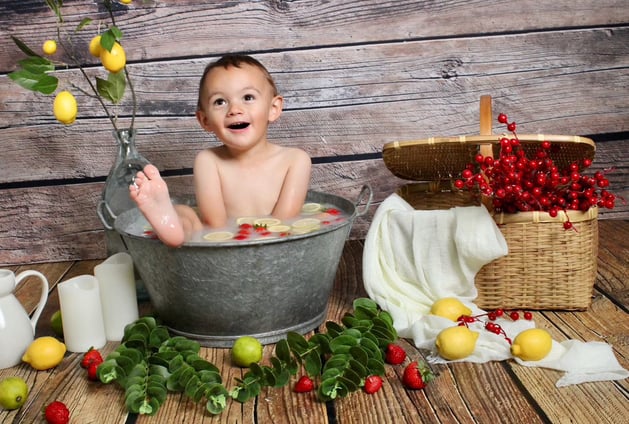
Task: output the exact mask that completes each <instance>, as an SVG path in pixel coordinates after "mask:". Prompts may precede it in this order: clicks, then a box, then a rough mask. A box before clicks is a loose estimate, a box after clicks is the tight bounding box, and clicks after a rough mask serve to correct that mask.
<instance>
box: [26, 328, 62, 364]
mask: <svg viewBox="0 0 629 424" xmlns="http://www.w3.org/2000/svg"><path fill="white" fill-rule="evenodd" d="M65 353H66V345H65V344H63V343H61V342H60V341H59V340H57V339H55V338H54V337H50V336H44V337H38V338H36V339H35V340H33V342H32V343H31V344H30V345H29V346H28V349H26V352H25V353H24V356H22V361H24V362H26V363H27V364H29V365H30V366H31V367H33V368H35V369H36V370H40V371H42V370H47V369H50V368H53V367H56V366H57V365H59V363H60V362H61V361H62V360H63V355H65Z"/></svg>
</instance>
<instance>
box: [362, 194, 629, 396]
mask: <svg viewBox="0 0 629 424" xmlns="http://www.w3.org/2000/svg"><path fill="white" fill-rule="evenodd" d="M507 251H508V249H507V243H506V240H505V239H504V236H503V235H502V233H501V232H500V230H499V229H498V227H497V225H496V223H495V222H494V220H493V219H492V217H491V216H490V214H489V213H488V211H487V209H485V207H484V206H472V207H456V208H452V209H449V210H437V211H421V210H415V209H414V208H413V207H412V206H411V205H409V204H408V203H407V202H406V201H405V200H404V199H402V197H400V196H398V195H397V194H392V195H390V196H389V197H388V198H386V199H385V200H384V202H382V204H381V205H380V206H379V207H378V210H377V211H376V213H375V215H374V218H373V222H372V224H371V227H370V228H369V231H368V233H367V236H366V239H365V247H364V252H363V282H364V286H365V290H366V291H367V294H368V295H369V297H370V298H371V299H373V300H374V301H375V302H377V303H378V305H380V307H381V308H382V309H384V310H386V311H388V312H389V313H390V314H391V316H392V317H393V320H394V321H393V322H394V327H395V329H396V330H397V332H398V335H399V336H400V337H404V338H409V339H412V340H413V341H414V343H415V345H416V346H417V347H418V348H423V349H428V350H430V351H431V354H430V356H429V357H428V360H429V361H430V362H434V363H437V362H447V361H445V360H444V359H443V358H441V357H439V356H438V354H437V353H436V350H435V338H436V337H437V335H438V334H439V332H441V330H443V329H445V328H447V327H449V326H453V325H456V323H453V322H452V321H450V320H447V319H445V318H442V317H438V316H434V315H430V314H429V312H430V307H431V305H432V304H433V303H434V302H435V301H436V300H438V299H441V298H444V297H456V298H458V299H459V300H461V301H462V302H463V303H464V304H465V305H466V306H468V307H469V308H470V309H471V310H472V314H473V315H481V314H484V313H485V311H483V310H481V309H479V308H478V307H477V306H476V305H475V304H474V303H473V300H474V299H475V298H476V297H477V294H478V293H477V290H476V286H475V285H474V277H475V276H476V274H477V273H478V271H479V270H480V269H481V268H482V267H483V266H484V265H485V264H487V263H489V262H491V261H493V260H495V259H497V258H500V257H501V256H504V255H506V254H507ZM497 323H498V324H500V326H501V327H502V328H503V330H504V331H505V332H506V335H507V337H509V338H510V339H511V340H513V339H514V338H515V337H516V336H517V334H518V333H519V332H521V331H523V330H525V329H527V328H532V327H534V326H535V323H534V322H533V321H527V320H524V319H520V320H517V321H511V320H508V319H500V320H498V321H497ZM469 326H470V329H472V330H474V331H478V332H479V334H480V335H479V337H478V340H477V342H476V349H475V351H474V353H473V354H472V355H470V356H469V357H467V358H465V359H463V360H461V361H467V362H478V363H482V362H487V361H495V360H505V359H510V358H513V356H512V355H511V352H510V345H509V342H508V341H507V340H505V336H503V335H496V334H494V333H491V332H489V331H486V330H485V329H484V328H483V324H482V323H479V322H476V323H472V324H470V325H469ZM517 361H518V363H521V364H522V365H526V366H541V367H546V368H552V369H556V370H561V371H564V372H565V374H564V376H563V377H562V378H561V379H560V380H559V381H558V382H557V386H558V387H561V386H565V385H571V384H578V383H583V382H586V381H600V380H616V379H623V378H627V376H629V372H628V371H627V370H625V369H624V368H622V367H621V366H620V365H619V364H618V361H617V360H616V357H615V356H614V353H613V351H612V349H611V346H609V345H607V344H605V343H599V342H589V343H583V342H578V341H574V340H568V341H565V342H563V343H558V342H556V341H553V348H552V350H551V353H550V354H549V355H548V357H547V358H545V359H544V360H543V361H538V362H524V361H521V360H519V359H517Z"/></svg>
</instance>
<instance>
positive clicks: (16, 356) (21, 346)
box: [0, 269, 48, 369]
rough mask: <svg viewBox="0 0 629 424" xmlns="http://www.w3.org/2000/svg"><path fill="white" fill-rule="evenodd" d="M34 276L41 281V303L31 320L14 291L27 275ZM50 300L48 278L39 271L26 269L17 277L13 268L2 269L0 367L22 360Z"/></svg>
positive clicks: (9, 365) (0, 274) (0, 282)
mask: <svg viewBox="0 0 629 424" xmlns="http://www.w3.org/2000/svg"><path fill="white" fill-rule="evenodd" d="M30 276H35V277H38V278H39V279H40V281H41V295H40V297H39V304H38V305H37V309H35V313H34V314H33V317H32V318H30V319H29V317H28V314H27V313H26V311H25V310H24V307H23V306H22V304H21V303H20V302H19V301H18V300H17V298H16V297H15V296H14V295H13V291H14V290H15V288H16V287H17V285H18V284H20V283H21V282H22V281H23V280H24V279H25V278H26V277H30ZM47 300H48V280H47V279H46V277H44V275H43V274H42V273H40V272H37V271H24V272H21V273H19V274H18V275H17V276H16V275H15V274H14V273H13V271H11V270H8V269H0V369H2V368H9V367H12V366H15V365H17V364H19V363H20V361H21V360H22V355H24V352H26V349H27V348H28V346H29V345H30V344H31V342H32V341H33V339H34V337H35V326H36V325H37V320H38V319H39V316H40V315H41V313H42V310H43V309H44V306H45V305H46V301H47Z"/></svg>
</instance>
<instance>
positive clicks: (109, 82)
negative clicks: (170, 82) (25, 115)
mask: <svg viewBox="0 0 629 424" xmlns="http://www.w3.org/2000/svg"><path fill="white" fill-rule="evenodd" d="M45 3H46V4H47V5H48V7H49V8H50V9H51V10H52V11H53V12H54V13H55V15H56V16H57V38H58V41H59V44H60V45H61V47H62V48H63V50H64V51H65V52H66V54H67V57H68V59H69V60H68V62H69V63H71V65H72V66H74V67H76V68H77V69H78V70H79V72H80V73H81V75H82V76H83V78H85V80H86V81H87V83H88V85H89V88H90V90H91V92H92V93H93V94H91V93H90V92H89V91H90V90H84V89H82V88H80V87H78V86H77V85H76V84H72V83H71V86H72V87H74V88H76V89H77V90H79V91H80V92H81V93H83V94H85V95H86V96H88V97H92V98H96V99H97V100H98V102H99V103H100V105H101V106H102V108H103V110H104V112H105V114H106V115H107V118H108V119H109V120H110V121H111V123H112V125H113V127H114V130H116V131H118V126H117V116H116V114H115V113H112V112H111V111H110V108H109V107H108V104H107V102H106V101H109V102H111V103H112V104H113V105H116V104H118V102H120V100H121V99H122V98H123V97H124V93H125V89H126V87H127V86H128V87H129V90H130V91H131V100H132V104H133V109H132V114H131V124H130V126H129V128H130V129H133V126H134V124H135V116H136V114H137V97H136V93H135V89H134V87H133V84H132V82H131V77H130V74H129V71H128V69H127V67H126V55H125V52H124V50H123V49H122V46H121V45H120V44H119V41H120V40H121V39H122V32H121V31H120V29H119V28H118V27H117V26H116V20H115V16H114V13H113V9H112V1H111V0H103V5H104V7H105V9H106V10H107V11H108V14H109V18H110V20H111V26H110V27H109V28H108V29H106V30H105V31H104V32H102V33H100V29H99V33H100V34H99V35H97V36H96V37H94V38H93V39H92V42H91V43H90V53H91V54H92V55H94V56H97V57H100V59H101V62H102V64H103V66H104V67H105V69H106V70H107V71H108V77H107V79H103V78H99V77H96V78H95V82H94V81H92V79H90V77H89V75H88V74H87V72H86V70H85V66H84V64H83V63H82V62H81V59H80V55H77V53H76V48H75V45H74V43H73V35H75V34H76V33H77V32H78V31H79V30H81V29H83V27H85V26H87V25H88V24H90V23H91V22H92V19H90V18H85V19H83V20H82V21H81V22H80V23H79V24H78V26H77V27H76V29H75V30H74V33H73V34H68V33H67V32H63V34H62V27H63V25H64V19H63V14H62V12H61V7H62V5H63V2H62V0H45ZM62 35H63V37H62ZM11 38H12V39H13V41H14V42H15V44H16V45H17V46H18V48H19V49H20V50H22V52H24V53H25V54H26V55H27V58H26V59H23V60H20V61H19V62H18V68H17V69H16V70H15V71H13V72H11V73H9V74H8V77H9V78H10V79H12V80H13V81H14V82H16V83H17V84H18V85H20V86H22V87H23V88H26V89H28V90H31V91H36V92H40V93H42V94H46V95H48V94H53V93H54V92H55V91H56V90H57V87H58V84H59V80H58V78H57V77H55V76H53V75H51V73H52V72H54V71H55V70H56V65H57V66H59V63H57V64H55V63H54V62H53V61H52V60H50V59H48V58H46V57H43V56H41V55H39V54H37V53H35V52H34V51H33V50H32V49H30V48H29V47H28V46H27V45H26V44H25V43H24V42H22V41H21V40H20V39H18V38H17V37H15V36H11ZM94 41H98V44H94V46H95V47H94V48H93V47H92V44H93V43H94ZM53 42H54V40H53ZM53 53H54V51H53V52H52V53H48V52H47V54H53ZM61 64H62V65H63V66H64V67H65V68H69V67H70V65H68V64H67V63H64V62H61ZM123 69H124V73H122V72H120V71H122V70H123ZM60 94H61V93H60ZM60 94H59V95H60ZM63 94H64V95H65V96H66V99H68V100H69V101H71V102H72V103H73V108H74V114H73V115H72V116H69V117H67V119H65V117H64V118H61V117H59V116H58V115H57V109H56V100H55V117H57V119H58V120H59V121H60V122H62V123H64V124H70V123H72V122H74V118H75V117H76V110H77V108H76V100H75V99H74V97H73V96H72V94H71V93H69V92H65V93H63ZM59 95H57V97H59Z"/></svg>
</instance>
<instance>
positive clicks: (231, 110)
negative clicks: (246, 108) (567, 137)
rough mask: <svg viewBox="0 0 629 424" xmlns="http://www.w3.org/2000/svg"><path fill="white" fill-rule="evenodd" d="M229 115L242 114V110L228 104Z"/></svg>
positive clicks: (234, 104) (232, 104) (238, 106)
mask: <svg viewBox="0 0 629 424" xmlns="http://www.w3.org/2000/svg"><path fill="white" fill-rule="evenodd" d="M227 113H229V114H230V115H238V114H239V113H242V108H241V107H240V105H239V104H237V103H230V105H229V110H228V112H227Z"/></svg>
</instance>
